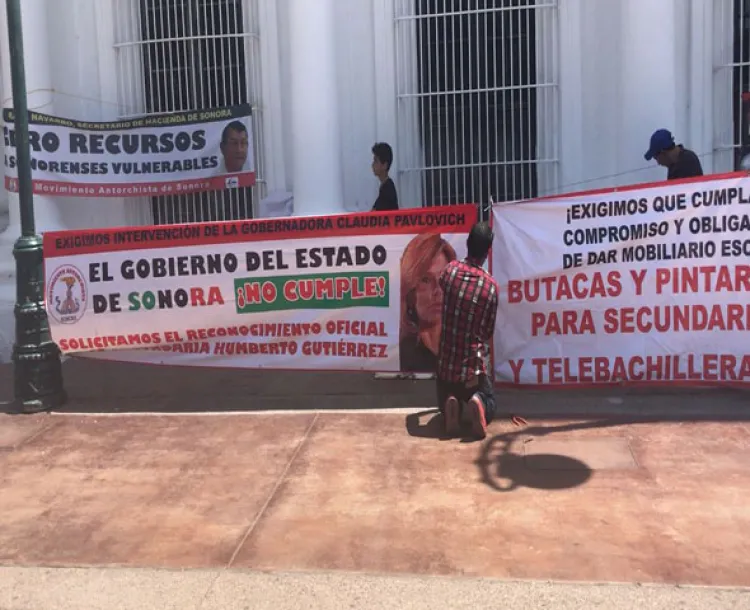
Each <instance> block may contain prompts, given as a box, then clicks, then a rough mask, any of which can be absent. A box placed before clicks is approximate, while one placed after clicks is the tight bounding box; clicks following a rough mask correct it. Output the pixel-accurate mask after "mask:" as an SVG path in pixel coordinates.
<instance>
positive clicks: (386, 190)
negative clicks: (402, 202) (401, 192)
mask: <svg viewBox="0 0 750 610" xmlns="http://www.w3.org/2000/svg"><path fill="white" fill-rule="evenodd" d="M386 210H398V195H396V185H395V184H393V180H391V179H390V178H388V179H386V181H385V182H383V184H381V185H380V192H379V193H378V198H377V199H376V200H375V205H373V206H372V211H373V212H385V211H386Z"/></svg>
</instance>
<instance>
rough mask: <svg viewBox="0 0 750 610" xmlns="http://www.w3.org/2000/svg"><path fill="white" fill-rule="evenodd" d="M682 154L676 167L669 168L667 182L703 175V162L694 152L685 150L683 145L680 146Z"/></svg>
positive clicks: (678, 157)
mask: <svg viewBox="0 0 750 610" xmlns="http://www.w3.org/2000/svg"><path fill="white" fill-rule="evenodd" d="M678 148H679V149H680V153H679V155H678V156H677V161H676V162H675V164H674V165H670V166H669V172H668V173H667V180H679V179H680V178H693V177H695V176H702V175H703V168H702V167H701V162H700V160H699V159H698V155H696V154H695V153H694V152H693V151H692V150H688V149H687V148H684V147H683V146H682V144H680V145H679V146H678Z"/></svg>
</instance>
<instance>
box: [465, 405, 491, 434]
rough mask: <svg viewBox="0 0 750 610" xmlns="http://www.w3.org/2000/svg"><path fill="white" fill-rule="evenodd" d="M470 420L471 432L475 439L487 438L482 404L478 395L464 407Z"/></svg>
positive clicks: (485, 419)
mask: <svg viewBox="0 0 750 610" xmlns="http://www.w3.org/2000/svg"><path fill="white" fill-rule="evenodd" d="M466 408H467V409H468V411H469V418H470V419H471V431H472V433H473V434H474V436H476V437H477V438H480V439H482V438H484V437H485V436H487V418H486V417H485V414H484V402H483V401H482V399H481V398H480V397H479V395H477V394H474V396H472V397H471V400H470V401H469V403H468V404H467V405H466Z"/></svg>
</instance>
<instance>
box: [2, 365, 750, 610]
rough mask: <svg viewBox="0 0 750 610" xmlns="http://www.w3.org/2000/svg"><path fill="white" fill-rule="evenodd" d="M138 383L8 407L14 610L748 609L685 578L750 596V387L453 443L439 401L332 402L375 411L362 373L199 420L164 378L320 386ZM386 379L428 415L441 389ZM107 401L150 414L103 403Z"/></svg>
mask: <svg viewBox="0 0 750 610" xmlns="http://www.w3.org/2000/svg"><path fill="white" fill-rule="evenodd" d="M66 366H67V365H66ZM97 366H101V364H100V363H98V364H97ZM107 367H110V368H107ZM123 370H124V371H125V372H128V373H130V376H129V377H128V376H127V375H126V376H125V377H126V378H124V379H123V377H122V376H121V377H118V376H117V375H116V371H115V370H114V369H113V368H111V365H106V364H105V366H104V367H102V368H96V367H90V368H88V369H86V368H85V367H82V366H79V368H77V369H75V370H72V372H70V371H71V369H69V374H68V377H67V379H68V382H69V383H68V390H69V392H71V395H72V400H71V403H70V405H69V406H68V411H69V412H65V413H56V414H51V415H37V416H9V415H0V489H2V493H1V494H0V515H2V519H0V564H2V565H5V566H8V567H7V568H6V569H4V570H0V609H2V610H11V609H12V610H15V609H16V608H19V609H20V608H23V609H24V610H33V609H36V608H40V609H41V608H44V609H45V610H46V609H56V608H61V609H62V608H76V609H78V608H83V609H86V608H100V607H101V608H104V607H107V608H111V607H118V608H129V607H134V608H136V607H137V608H152V607H153V608H170V607H175V608H176V607H179V608H234V607H237V608H265V607H269V608H270V607H271V605H272V602H275V601H279V600H282V599H283V600H285V601H286V605H280V606H276V605H275V604H274V607H280V608H296V607H300V608H301V607H303V606H304V607H309V606H308V603H307V601H306V600H310V599H312V600H313V602H314V603H313V607H319V608H342V607H353V608H381V607H383V608H385V607H389V608H392V607H399V608H401V607H404V608H423V607H424V608H426V607H436V605H437V603H436V600H442V601H444V602H445V604H446V607H451V608H461V607H469V606H471V607H497V606H498V605H503V606H504V607H510V608H514V607H518V608H521V607H524V608H544V607H549V608H563V609H564V608H568V607H570V608H573V607H576V608H580V607H584V608H587V607H607V608H620V607H622V608H633V607H637V608H709V607H710V608H750V597H748V594H746V593H744V592H743V591H739V590H723V589H714V588H710V589H704V588H698V589H693V588H688V589H681V588H675V587H674V585H675V584H677V585H701V586H709V587H724V588H738V587H750V535H749V534H748V531H750V503H748V501H747V499H748V498H749V497H750V423H748V422H747V421H744V420H743V419H741V418H740V415H741V409H742V406H743V405H744V402H746V395H745V394H742V393H692V394H683V395H680V396H669V395H657V396H648V395H645V394H634V393H628V392H620V393H616V392H610V393H600V394H598V395H586V396H576V395H575V394H565V395H561V394H546V395H544V396H546V398H543V397H542V394H539V396H540V398H538V399H534V400H538V404H541V403H544V402H546V403H547V405H549V403H550V402H551V401H557V405H556V406H558V407H559V408H560V410H565V409H566V408H568V407H572V406H573V405H571V401H580V402H581V403H585V406H584V407H581V408H582V410H586V411H596V408H597V405H598V406H599V407H600V408H601V409H602V411H603V412H605V411H606V410H607V408H608V407H607V406H609V408H613V407H616V406H618V405H619V406H621V407H623V408H624V410H625V411H627V410H628V409H627V407H630V410H631V411H638V412H640V413H641V414H643V413H659V412H660V411H665V410H666V411H671V413H672V417H670V418H669V419H670V420H669V421H659V420H658V419H652V420H651V421H645V420H643V419H638V418H636V417H632V416H630V417H628V418H624V417H620V418H614V417H606V418H605V417H591V416H589V417H585V418H575V419H572V420H569V421H553V420H549V419H546V420H545V419H538V420H532V421H531V423H530V425H529V426H527V427H524V428H517V427H515V426H513V425H512V424H511V423H510V422H509V421H507V420H502V421H499V422H497V423H496V424H493V426H492V427H491V430H490V431H491V435H490V437H489V438H488V439H487V440H486V441H484V442H482V443H472V442H462V441H460V440H451V441H446V440H442V439H440V423H441V422H440V421H439V418H438V417H437V416H436V415H435V413H434V412H432V411H429V410H424V409H420V408H418V409H401V410H391V411H387V412H383V411H379V412H372V411H359V412H352V411H349V412H340V411H336V410H335V409H337V408H341V407H342V406H343V405H346V404H347V403H348V404H349V405H351V403H352V402H353V401H360V402H361V403H364V404H365V405H366V406H368V407H371V406H376V405H377V404H378V403H377V400H376V399H375V398H373V399H371V401H370V402H369V403H368V402H366V401H365V400H364V399H362V398H361V397H362V393H361V392H362V391H363V390H368V389H369V388H361V387H360V388H357V387H354V386H347V383H350V382H347V381H346V380H345V379H342V380H341V382H340V384H339V386H338V387H336V388H329V391H332V392H333V394H332V395H329V394H326V389H325V388H310V389H311V390H312V391H311V396H312V398H311V399H310V400H309V401H308V403H307V404H308V405H309V407H310V410H309V411H306V412H299V411H283V410H281V411H279V410H275V411H270V412H269V411H258V412H256V413H240V412H228V413H216V414H212V415H200V414H197V413H195V414H179V413H174V412H172V413H169V411H176V410H177V409H178V407H179V405H177V404H176V402H173V403H168V402H165V399H164V396H168V395H169V392H165V390H164V388H165V387H166V388H170V389H173V390H174V391H173V392H172V393H173V394H175V395H178V396H179V395H182V396H186V398H188V397H189V396H190V394H191V393H192V394H193V396H192V402H190V403H189V404H190V405H192V406H193V410H198V406H199V405H200V404H203V405H204V408H209V407H210V409H211V410H214V411H217V410H221V409H222V408H225V407H227V405H226V404H225V403H224V399H223V397H224V396H228V397H229V398H228V400H229V401H230V403H231V404H230V405H229V408H230V409H231V408H232V407H234V408H235V409H239V405H240V404H241V402H242V400H243V399H242V396H243V395H244V400H245V402H246V404H249V405H252V408H255V409H262V408H263V399H264V398H265V397H267V396H268V395H269V394H272V392H277V393H278V396H279V400H278V401H277V402H276V403H274V406H275V407H276V408H280V407H284V408H287V409H288V408H291V406H292V405H293V404H295V403H297V404H300V401H301V398H302V396H301V394H299V395H297V396H295V395H294V393H295V391H299V392H301V390H299V387H298V386H299V385H302V382H300V381H299V380H295V384H294V385H295V387H296V388H297V389H296V390H295V389H290V393H291V394H292V399H289V398H288V397H284V394H283V386H284V383H286V385H287V386H288V385H290V380H289V377H286V378H285V379H286V381H285V382H284V380H283V378H282V379H280V378H278V377H277V378H273V376H271V375H267V378H266V379H265V380H264V383H265V384H266V385H265V386H262V385H260V386H259V385H256V386H253V385H252V384H251V383H250V382H249V381H247V380H246V381H245V383H246V384H247V385H245V386H240V387H241V388H243V389H242V390H241V391H238V390H237V389H236V387H233V386H228V385H226V384H228V383H229V382H230V381H233V382H235V383H240V380H241V378H239V377H234V378H230V377H222V375H226V373H217V374H216V376H215V377H213V382H214V383H215V384H216V385H213V384H212V385H211V386H210V387H205V386H204V385H203V384H205V383H206V382H207V380H208V379H210V376H203V377H201V374H199V373H195V372H193V373H191V374H189V375H187V376H186V375H184V374H182V376H181V377H180V374H179V373H178V372H176V371H170V370H163V371H161V372H159V373H158V374H155V375H156V376H155V377H154V376H153V375H154V374H153V373H148V372H145V371H144V370H141V371H140V372H138V371H137V370H136V369H127V370H126V369H123ZM6 375H7V371H6ZM138 375H140V376H138ZM159 375H163V376H170V380H171V383H172V385H167V386H164V387H158V386H157V381H158V377H159ZM164 379H165V378H164V377H161V381H162V382H163V381H164ZM5 380H6V383H5V384H4V385H3V386H0V387H2V389H3V390H5V391H6V395H7V391H8V385H7V380H8V377H7V376H6V377H5ZM199 380H200V381H199ZM0 381H2V377H0ZM201 381H202V383H201ZM222 382H223V383H224V385H222V384H221V383H222ZM256 383H260V382H257V381H256ZM310 383H312V381H310ZM369 383H373V382H369ZM380 383H385V386H383V387H385V388H386V389H385V390H384V391H383V394H384V395H386V396H387V395H388V394H389V392H390V398H393V396H397V395H399V392H401V393H402V394H401V396H402V397H403V398H404V399H406V398H409V396H408V393H409V392H410V391H412V392H414V395H415V396H416V395H418V393H419V392H424V396H423V400H424V402H425V406H427V405H428V404H429V401H430V399H429V394H428V392H429V388H425V386H424V384H422V385H420V384H419V383H418V382H380ZM398 383H402V384H407V385H408V384H413V385H414V387H413V389H411V390H410V389H409V387H407V388H406V389H405V390H404V389H401V388H397V387H396V386H394V384H398ZM71 390H72V391H71ZM336 391H338V392H339V393H338V394H336ZM86 392H89V394H88V395H87V394H86ZM110 392H111V394H110V397H108V396H107V394H109V393H110ZM122 394H124V395H125V397H126V398H127V399H129V400H131V402H130V403H126V402H125V399H123V398H122V397H121V395H122ZM508 396H511V395H504V400H505V401H506V402H509V401H510V400H511V399H509V398H508ZM515 396H518V397H520V394H516V395H515ZM527 396H528V395H527ZM220 397H222V398H220ZM532 398H533V395H532ZM379 400H383V397H382V395H381V397H380V399H379ZM515 400H516V401H517V402H516V403H514V404H513V409H511V410H513V411H516V412H518V411H523V410H524V409H523V406H524V405H523V404H522V402H525V401H522V400H520V398H516V399H515ZM284 401H287V402H284ZM618 401H619V402H618ZM271 402H272V403H273V401H271ZM531 402H533V400H531ZM110 404H112V405H114V406H115V408H113V409H112V410H113V411H114V410H115V409H117V410H121V411H135V412H136V413H131V414H123V413H113V414H109V415H102V414H93V413H91V412H92V411H96V410H103V409H105V408H106V407H107V406H109V405H110ZM396 404H398V403H396ZM300 406H303V405H301V404H300ZM398 406H403V405H398ZM667 407H669V409H668V408H667ZM700 407H702V408H700ZM157 410H160V411H164V412H165V413H161V414H146V413H144V412H146V411H157ZM570 410H575V409H570ZM70 411H79V412H78V413H72V412H70ZM138 411H140V412H142V413H137V412H138ZM699 411H700V412H701V413H703V419H705V420H710V419H711V416H712V413H716V414H719V415H722V417H723V418H724V419H726V421H701V422H696V421H690V420H691V419H692V418H693V417H694V416H695V415H696V414H697V413H698V412H699ZM732 413H734V418H733V419H732V417H730V416H731V414H732ZM40 566H45V567H47V568H51V567H56V568H65V569H57V570H49V569H42V568H40ZM73 567H79V568H85V569H82V570H70V569H68V568H73ZM101 568H109V569H105V570H102V569H101ZM133 569H135V570H136V571H133ZM173 570H187V571H178V572H175V571H173ZM366 574H381V575H383V576H366ZM457 577H460V578H457ZM475 579H479V580H475ZM498 579H499V580H498ZM516 581H542V582H544V581H572V582H595V583H609V582H621V583H653V584H655V585H662V586H660V587H657V588H655V589H651V588H643V587H632V586H593V587H592V586H572V585H550V584H533V583H530V582H516ZM40 583H41V586H40ZM399 593H400V594H402V595H403V596H404V600H405V601H404V602H403V603H394V598H396V597H397V596H398V594H399ZM125 594H127V595H128V596H129V597H126V598H122V597H118V596H121V595H125ZM50 596H52V597H50ZM279 596H282V597H279ZM131 598H132V599H131ZM50 599H56V600H57V601H54V602H50ZM138 599H140V600H141V603H140V605H137V603H138V602H137V601H133V600H138ZM165 600H168V601H165ZM342 600H346V601H347V603H344V601H342ZM113 602H117V603H115V605H114V606H113ZM472 602H473V603H472ZM52 603H54V604H56V605H51V604H52ZM129 603H132V604H136V605H132V606H128V605H127V604H129ZM462 603H463V606H462V605H461V604H462ZM97 604H98V605H97ZM170 604H171V605H170ZM201 604H202V605H201Z"/></svg>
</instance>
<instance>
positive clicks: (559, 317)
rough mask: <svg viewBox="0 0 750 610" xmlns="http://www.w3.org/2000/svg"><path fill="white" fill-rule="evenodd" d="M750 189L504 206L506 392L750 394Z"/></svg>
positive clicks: (709, 185)
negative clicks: (510, 388)
mask: <svg viewBox="0 0 750 610" xmlns="http://www.w3.org/2000/svg"><path fill="white" fill-rule="evenodd" d="M749 213H750V178H747V177H745V176H737V175H732V176H715V177H709V178H707V179H704V180H701V181H686V182H680V183H677V182H670V183H663V184H660V185H656V186H653V185H651V186H644V187H640V188H639V187H634V188H631V189H622V190H619V191H612V192H606V193H601V192H599V193H590V194H585V193H584V194H577V195H572V196H566V197H561V198H559V199H547V200H537V201H529V202H521V203H511V204H501V205H497V206H495V208H494V210H493V220H494V227H495V235H496V237H495V244H494V248H493V257H492V262H493V265H492V272H493V275H494V276H495V278H496V279H497V281H498V283H499V285H500V287H501V291H502V294H501V299H500V307H499V311H498V318H497V331H496V334H495V349H494V351H495V354H494V357H495V369H496V374H497V380H498V381H500V382H505V383H511V384H521V385H548V384H549V385H594V384H614V383H639V384H641V383H660V382H661V383H663V382H672V383H697V384H701V383H705V384H719V383H747V382H750V344H749V343H748V337H749V336H750V334H749V333H748V331H750V264H748V263H749V261H750V215H749Z"/></svg>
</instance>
